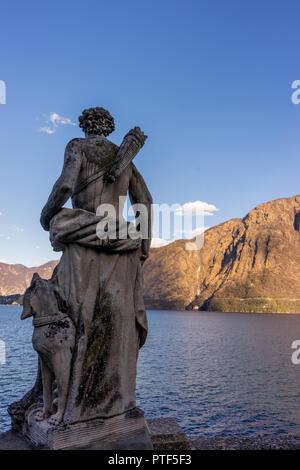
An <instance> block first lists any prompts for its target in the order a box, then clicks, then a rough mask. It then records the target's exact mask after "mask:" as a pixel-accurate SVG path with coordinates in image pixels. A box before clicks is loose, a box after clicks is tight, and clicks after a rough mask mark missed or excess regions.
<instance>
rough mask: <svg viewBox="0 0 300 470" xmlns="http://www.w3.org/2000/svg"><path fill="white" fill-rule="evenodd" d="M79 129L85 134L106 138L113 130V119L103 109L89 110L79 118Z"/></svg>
mask: <svg viewBox="0 0 300 470" xmlns="http://www.w3.org/2000/svg"><path fill="white" fill-rule="evenodd" d="M78 120H79V127H81V129H82V130H83V132H84V133H85V134H93V135H95V134H96V135H104V136H105V137H106V136H108V135H109V134H110V133H111V132H113V131H114V130H115V121H114V118H113V117H112V116H111V115H110V113H109V112H108V111H106V109H104V108H98V107H97V108H89V109H85V110H84V111H83V112H82V115H81V116H79V118H78Z"/></svg>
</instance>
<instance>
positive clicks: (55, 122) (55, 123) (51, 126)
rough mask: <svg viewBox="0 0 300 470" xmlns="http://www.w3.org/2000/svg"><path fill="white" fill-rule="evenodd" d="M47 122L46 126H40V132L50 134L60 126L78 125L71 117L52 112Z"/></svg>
mask: <svg viewBox="0 0 300 470" xmlns="http://www.w3.org/2000/svg"><path fill="white" fill-rule="evenodd" d="M45 124H46V125H45V126H42V127H40V128H39V132H43V133H45V134H49V135H51V134H54V133H55V132H56V131H57V128H58V127H59V126H66V125H69V126H76V124H75V122H72V121H71V119H70V118H68V117H63V116H61V115H60V114H58V113H51V114H50V116H49V117H48V118H47V120H46V122H45Z"/></svg>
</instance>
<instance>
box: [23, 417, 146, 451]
mask: <svg viewBox="0 0 300 470" xmlns="http://www.w3.org/2000/svg"><path fill="white" fill-rule="evenodd" d="M36 411H37V410H36V409H31V410H29V412H28V414H27V417H26V420H25V423H24V424H23V430H22V431H23V434H24V436H26V438H27V439H29V440H30V442H31V443H33V444H34V445H35V446H37V447H41V446H42V447H44V448H47V449H52V450H63V449H65V450H67V449H84V448H90V449H91V448H93V449H103V450H104V449H107V450H110V449H113V450H153V446H152V443H151V439H150V436H149V431H148V427H147V424H146V420H145V417H144V412H143V411H142V410H140V409H139V408H135V409H134V410H131V411H128V412H127V413H124V414H122V415H118V416H114V417H112V418H105V419H94V420H90V421H86V422H83V423H77V424H71V425H65V424H64V425H60V426H53V425H51V424H49V423H48V422H47V421H46V420H44V421H40V422H39V421H36V419H35V416H36Z"/></svg>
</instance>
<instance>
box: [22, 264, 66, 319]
mask: <svg viewBox="0 0 300 470" xmlns="http://www.w3.org/2000/svg"><path fill="white" fill-rule="evenodd" d="M69 310H70V308H69V304H68V302H67V301H66V299H65V296H64V293H63V291H62V290H61V289H60V287H59V286H57V285H55V284H53V283H52V282H51V280H46V279H42V278H41V277H40V276H39V275H38V273H34V275H33V277H32V281H31V284H30V286H29V287H28V289H27V290H26V292H25V294H24V298H23V312H22V315H21V320H25V318H28V317H31V316H35V315H38V314H40V315H43V314H45V312H46V314H48V315H52V314H55V313H58V312H64V313H67V312H69ZM43 312H44V313H43Z"/></svg>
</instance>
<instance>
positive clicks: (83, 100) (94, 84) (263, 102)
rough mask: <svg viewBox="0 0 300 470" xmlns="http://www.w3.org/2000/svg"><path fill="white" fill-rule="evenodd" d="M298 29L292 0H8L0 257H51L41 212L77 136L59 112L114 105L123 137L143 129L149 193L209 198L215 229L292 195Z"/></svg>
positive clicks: (299, 75) (298, 118) (72, 114)
mask: <svg viewBox="0 0 300 470" xmlns="http://www.w3.org/2000/svg"><path fill="white" fill-rule="evenodd" d="M299 31H300V5H299V2H297V1H296V0H290V1H289V0H287V1H285V2H275V1H272V0H260V1H257V0H251V1H246V0H244V1H240V0H227V1H226V2H225V1H221V0H205V1H201V0H184V1H183V0H182V1H177V0H160V1H157V0H152V1H151V2H150V1H143V0H140V1H136V0H126V1H125V0H123V1H122V0H110V1H109V2H107V1H102V0H97V1H90V0H87V1H85V2H82V1H81V2H79V1H74V0H73V1H56V0H52V1H45V2H40V1H30V0H27V2H21V1H18V2H16V1H13V0H12V1H10V2H8V1H4V2H2V4H1V31H0V38H1V67H0V80H4V81H5V83H6V86H7V101H6V104H5V105H2V104H1V105H0V123H1V125H0V155H1V185H0V211H1V213H2V215H1V216H0V260H2V261H5V262H10V263H22V264H25V265H29V266H32V265H38V264H42V263H43V262H46V261H48V260H49V259H56V258H57V254H56V253H53V252H52V250H51V247H50V244H49V241H48V234H47V233H46V232H44V231H43V230H42V228H41V227H40V225H39V214H40V211H41V208H42V206H43V204H44V203H45V202H46V200H47V197H48V194H49V192H50V190H51V188H52V185H53V183H54V182H55V180H56V178H57V177H58V176H59V173H60V170H61V165H62V159H63V152H64V148H65V145H66V144H67V142H68V140H70V139H72V138H73V137H77V136H81V135H82V133H81V130H80V129H79V128H78V127H76V126H73V125H71V124H61V123H59V120H56V124H57V126H56V127H53V125H51V123H50V124H49V122H48V123H47V120H48V121H49V116H50V115H51V113H56V114H58V115H59V116H62V117H64V118H68V119H70V121H71V122H74V123H77V117H78V115H79V114H80V113H81V111H82V109H84V108H86V107H90V106H103V107H106V108H107V109H109V110H110V112H111V113H112V115H113V116H114V117H115V121H116V131H115V132H114V133H113V134H112V135H111V140H113V141H115V142H116V143H120V142H121V140H122V137H123V135H124V134H125V133H126V132H127V131H128V130H129V129H130V128H131V127H132V126H134V125H140V126H141V127H142V129H143V130H144V131H145V133H146V134H148V136H149V139H148V140H147V143H146V145H145V147H144V148H143V150H142V151H141V153H140V155H139V156H138V157H137V158H136V165H137V167H138V168H139V170H140V171H141V172H142V173H143V175H144V177H145V179H146V180H147V183H148V186H149V188H150V190H151V192H152V195H153V198H154V201H155V202H157V203H163V202H164V203H170V204H172V203H179V204H184V203H187V202H192V201H198V200H199V201H204V202H207V203H209V204H212V205H215V206H216V207H217V208H218V209H219V210H218V211H216V212H215V213H214V215H213V216H210V217H207V221H205V222H206V225H209V226H212V225H216V224H218V223H220V222H223V221H224V220H227V219H229V218H232V217H242V216H244V215H245V214H246V213H247V212H248V211H249V210H251V209H252V208H253V207H255V206H256V205H257V204H259V203H262V202H265V201H268V200H271V199H274V198H278V197H287V196H292V195H295V194H298V193H299V192H300V191H299V174H300V172H299V170H300V163H299V149H300V105H298V106H297V105H294V104H292V102H291V94H292V89H291V83H292V82H293V81H294V80H297V79H300V62H299V40H300V33H299ZM49 125H50V127H51V126H52V128H53V129H54V130H55V132H54V133H52V134H47V133H45V132H41V131H39V129H40V128H41V127H45V126H49Z"/></svg>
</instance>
